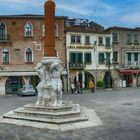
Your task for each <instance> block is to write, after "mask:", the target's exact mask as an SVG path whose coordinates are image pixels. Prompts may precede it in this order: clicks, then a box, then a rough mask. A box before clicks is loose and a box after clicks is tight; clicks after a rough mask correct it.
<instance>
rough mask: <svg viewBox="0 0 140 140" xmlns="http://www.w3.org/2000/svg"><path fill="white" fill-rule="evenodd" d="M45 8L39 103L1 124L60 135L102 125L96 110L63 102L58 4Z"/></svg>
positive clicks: (5, 117)
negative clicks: (56, 131)
mask: <svg viewBox="0 0 140 140" xmlns="http://www.w3.org/2000/svg"><path fill="white" fill-rule="evenodd" d="M44 7H45V46H44V57H43V58H42V60H41V62H39V63H38V64H37V66H36V67H35V71H36V72H37V73H38V75H39V78H40V83H39V84H38V85H37V91H38V99H37V102H36V104H27V105H25V106H24V107H21V108H18V109H16V110H13V111H10V112H8V113H6V114H4V115H3V118H2V119H0V122H2V123H10V124H16V125H27V126H32V127H33V126H34V127H39V128H47V129H54V130H60V131H65V130H71V129H75V128H83V127H89V126H97V125H101V121H100V119H99V118H98V116H97V115H96V113H95V112H94V110H92V109H87V108H86V107H80V105H79V104H73V103H72V101H63V100H62V81H61V78H60V76H61V73H62V71H63V64H62V62H61V61H60V59H59V57H57V56H56V50H55V31H54V25H55V2H54V1H53V0H47V1H46V3H45V6H44ZM11 119H12V121H11ZM17 120H18V121H17Z"/></svg>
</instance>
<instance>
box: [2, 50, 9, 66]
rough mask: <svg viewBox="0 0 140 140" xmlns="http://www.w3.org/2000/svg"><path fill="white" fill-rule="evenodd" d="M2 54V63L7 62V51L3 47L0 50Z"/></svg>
mask: <svg viewBox="0 0 140 140" xmlns="http://www.w3.org/2000/svg"><path fill="white" fill-rule="evenodd" d="M2 56H3V63H9V51H8V49H6V48H4V49H3V51H2Z"/></svg>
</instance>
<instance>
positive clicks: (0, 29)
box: [0, 23, 7, 41]
mask: <svg viewBox="0 0 140 140" xmlns="http://www.w3.org/2000/svg"><path fill="white" fill-rule="evenodd" d="M5 33H6V27H5V24H4V23H0V41H2V40H6V39H7V36H6V34H5Z"/></svg>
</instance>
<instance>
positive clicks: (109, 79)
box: [103, 71, 113, 88]
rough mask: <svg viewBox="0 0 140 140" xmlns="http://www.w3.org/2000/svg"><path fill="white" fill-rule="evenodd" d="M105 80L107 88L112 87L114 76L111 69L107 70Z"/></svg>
mask: <svg viewBox="0 0 140 140" xmlns="http://www.w3.org/2000/svg"><path fill="white" fill-rule="evenodd" d="M103 81H104V85H105V88H112V86H113V79H112V76H111V72H109V71H106V72H105V75H104V79H103Z"/></svg>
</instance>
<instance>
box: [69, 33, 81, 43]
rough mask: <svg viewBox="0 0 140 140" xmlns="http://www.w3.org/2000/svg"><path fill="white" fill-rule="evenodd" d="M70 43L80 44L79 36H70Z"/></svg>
mask: <svg viewBox="0 0 140 140" xmlns="http://www.w3.org/2000/svg"><path fill="white" fill-rule="evenodd" d="M71 43H81V36H80V35H71Z"/></svg>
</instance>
